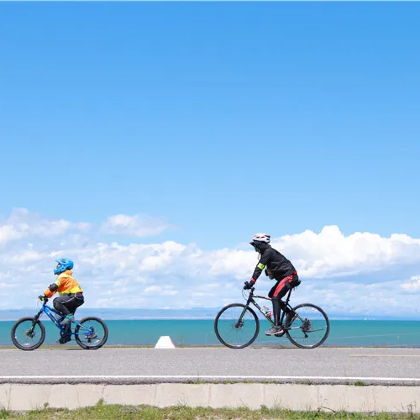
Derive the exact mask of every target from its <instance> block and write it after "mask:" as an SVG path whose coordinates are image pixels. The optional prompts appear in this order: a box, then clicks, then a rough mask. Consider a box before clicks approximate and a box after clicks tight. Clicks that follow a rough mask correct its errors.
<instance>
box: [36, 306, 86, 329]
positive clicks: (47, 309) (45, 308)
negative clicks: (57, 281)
mask: <svg viewBox="0 0 420 420" xmlns="http://www.w3.org/2000/svg"><path fill="white" fill-rule="evenodd" d="M44 313H45V314H46V315H47V316H48V318H50V320H51V321H52V322H53V323H54V324H55V326H56V327H57V328H58V329H59V330H60V332H61V334H63V335H86V334H91V333H92V330H91V329H90V328H86V327H84V326H83V325H80V324H76V326H79V331H80V330H81V329H83V330H84V331H83V333H82V334H81V333H80V332H77V333H76V332H71V333H68V332H67V331H65V330H64V328H63V326H62V325H61V324H60V322H61V321H62V320H63V319H64V316H63V314H62V313H61V312H58V311H57V310H55V309H54V308H51V307H50V306H48V305H47V303H46V302H44V303H43V305H42V307H41V309H40V310H39V312H38V313H37V314H36V315H35V317H34V323H33V325H32V328H31V330H30V332H31V333H32V332H33V330H34V328H35V324H36V322H37V321H38V320H39V318H40V317H41V316H42V314H44ZM54 315H57V317H55V316H54Z"/></svg>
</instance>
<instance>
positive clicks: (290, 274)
mask: <svg viewBox="0 0 420 420" xmlns="http://www.w3.org/2000/svg"><path fill="white" fill-rule="evenodd" d="M270 241H271V238H270V235H268V234H266V233H257V234H255V235H254V237H253V238H252V241H251V242H250V244H251V245H252V246H253V247H254V249H255V251H256V252H258V253H259V254H260V259H259V262H258V264H257V266H256V267H255V270H254V274H253V275H252V278H251V280H250V281H247V282H245V286H244V289H251V287H254V286H255V283H256V281H257V279H258V277H259V276H260V275H261V273H262V271H263V270H264V269H265V274H266V275H267V276H268V277H269V278H270V279H275V280H277V283H276V284H275V285H274V286H273V287H272V288H271V290H270V292H269V293H268V297H270V298H271V299H272V302H273V316H274V327H272V328H270V329H269V330H268V331H266V332H265V335H276V336H281V335H283V334H284V333H285V331H284V330H283V329H282V328H281V327H280V314H281V310H283V311H285V312H286V327H287V326H288V325H290V324H291V323H292V322H293V321H294V319H295V317H296V314H295V313H294V312H293V311H291V310H290V309H289V308H288V307H287V306H286V305H285V303H284V302H283V301H282V300H281V298H282V297H283V296H285V295H286V293H287V292H288V290H290V289H291V288H293V287H295V286H296V285H297V284H298V280H299V277H298V274H297V271H296V269H295V267H294V266H293V264H292V263H291V262H290V261H289V260H288V259H287V258H286V257H285V256H284V255H282V254H281V253H280V252H278V251H277V250H276V249H274V248H272V247H271V245H270Z"/></svg>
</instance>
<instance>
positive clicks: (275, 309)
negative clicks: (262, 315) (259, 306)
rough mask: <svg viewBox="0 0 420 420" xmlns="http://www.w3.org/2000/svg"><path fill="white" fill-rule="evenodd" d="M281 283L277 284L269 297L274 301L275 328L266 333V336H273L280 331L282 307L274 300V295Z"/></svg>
mask: <svg viewBox="0 0 420 420" xmlns="http://www.w3.org/2000/svg"><path fill="white" fill-rule="evenodd" d="M278 284H279V282H277V283H276V284H275V285H274V286H273V287H272V288H271V290H270V292H269V293H268V297H269V298H271V299H272V301H271V302H272V304H273V319H274V327H272V328H270V329H269V330H268V331H266V332H265V334H266V335H273V334H276V333H277V332H278V331H279V328H278V325H279V319H280V314H279V313H280V305H279V302H278V300H277V299H275V298H274V294H275V292H276V288H277V286H278Z"/></svg>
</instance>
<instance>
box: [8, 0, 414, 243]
mask: <svg viewBox="0 0 420 420" xmlns="http://www.w3.org/2000/svg"><path fill="white" fill-rule="evenodd" d="M0 7H1V13H0V39H1V50H0V51H1V56H0V57H1V62H2V63H3V65H2V66H1V67H0V80H1V84H2V86H1V92H2V93H1V97H0V98H1V105H0V106H1V114H2V116H3V118H2V119H3V122H2V130H1V157H0V177H1V179H2V182H1V191H2V199H1V203H0V212H1V214H3V215H5V214H8V213H9V211H10V209H11V208H12V207H15V206H17V207H27V208H29V209H32V210H34V211H40V212H42V213H43V214H46V215H50V216H58V215H60V216H61V217H65V218H67V219H69V220H82V219H83V220H86V221H88V222H95V221H98V220H101V219H103V218H105V217H106V216H108V215H110V214H114V213H128V214H132V213H139V212H140V213H147V214H152V215H158V216H162V217H165V218H166V219H167V220H168V221H169V222H171V223H173V224H176V225H178V226H180V229H179V230H177V231H176V232H172V233H171V235H175V236H176V238H177V239H179V240H183V241H187V242H188V241H196V242H199V243H200V244H201V245H202V246H204V247H211V246H220V245H234V244H235V243H237V242H238V241H240V240H241V239H243V238H245V237H246V238H248V236H249V235H250V233H252V232H254V231H270V232H273V235H274V234H277V235H281V234H286V233H295V232H298V231H302V230H304V229H314V230H319V229H321V228H322V227H323V226H324V225H326V224H331V223H336V224H338V225H339V226H340V227H341V229H342V230H343V231H344V232H346V233H352V232H353V231H358V230H361V231H365V230H366V231H373V232H377V233H379V234H383V235H388V234H391V233H394V232H404V233H407V234H411V235H419V234H420V228H419V223H418V214H419V211H420V194H419V192H420V191H419V182H418V181H419V174H420V169H419V165H418V162H417V161H418V157H419V154H420V142H419V134H420V123H419V119H418V116H419V115H420V101H419V97H420V57H419V54H418V51H419V50H420V27H419V25H418V19H417V17H418V12H419V11H420V7H419V5H418V4H395V3H392V4H371V3H335V4H326V3H322V4H321V3H317V4H306V3H299V4H291V3H276V4H272V3H266V4H257V3H250V4H238V3H220V4H219V3H193V4H186V3H184V4H162V3H149V4H145V3H136V4H132V3H125V4H116V3H107V4H97V3H83V4H82V3H81V4H76V3H68V4H64V3H56V4H49V3H44V4H27V3H26V4H18V3H17V4H12V3H3V4H2V5H1V6H0ZM221 236H223V239H224V241H225V243H224V244H221V243H220V240H219V238H220V237H221Z"/></svg>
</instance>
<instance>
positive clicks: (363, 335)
mask: <svg viewBox="0 0 420 420" xmlns="http://www.w3.org/2000/svg"><path fill="white" fill-rule="evenodd" d="M330 322H331V330H330V335H329V338H328V340H327V341H326V342H325V344H324V346H369V347H370V346H390V347H398V346H402V347H407V346H408V347H420V321H361V320H360V321H341V320H332V321H330ZM13 324H14V322H11V321H1V322H0V346H11V345H12V342H11V339H10V330H11V328H12V326H13ZM106 324H107V325H108V328H109V339H108V343H107V344H108V345H154V344H156V342H157V341H158V339H159V337H160V336H162V335H169V336H170V337H171V338H172V340H173V342H174V343H175V344H176V345H199V346H206V345H220V343H219V341H218V340H217V337H216V335H215V333H214V330H213V325H214V321H213V320H212V319H204V320H195V319H191V320H189V319H182V320H180V319H174V320H172V319H163V320H162V319H159V320H151V319H147V320H128V321H122V320H113V321H106ZM44 325H45V327H46V332H47V334H46V340H45V343H46V344H53V343H55V341H56V340H57V339H58V337H59V334H58V330H57V329H56V327H55V326H54V325H52V323H51V322H50V321H45V322H44ZM268 327H269V326H268V323H267V322H266V321H263V322H261V332H260V335H259V337H258V339H257V341H256V342H255V344H257V345H288V344H289V341H288V340H287V338H286V337H283V338H275V337H266V336H265V335H264V330H265V329H268Z"/></svg>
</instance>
